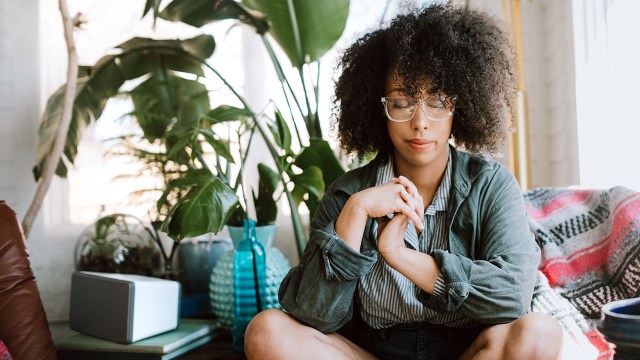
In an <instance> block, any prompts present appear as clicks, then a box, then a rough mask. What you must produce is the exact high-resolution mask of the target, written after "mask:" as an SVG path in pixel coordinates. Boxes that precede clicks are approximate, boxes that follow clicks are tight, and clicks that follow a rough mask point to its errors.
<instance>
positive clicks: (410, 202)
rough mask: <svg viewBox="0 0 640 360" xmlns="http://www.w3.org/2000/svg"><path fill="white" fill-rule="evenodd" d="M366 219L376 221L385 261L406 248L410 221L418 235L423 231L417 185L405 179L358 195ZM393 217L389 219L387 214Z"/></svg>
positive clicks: (393, 181)
mask: <svg viewBox="0 0 640 360" xmlns="http://www.w3.org/2000/svg"><path fill="white" fill-rule="evenodd" d="M358 195H359V197H360V201H361V206H362V208H363V209H364V211H365V212H366V214H367V216H369V217H371V218H375V219H377V220H378V251H379V252H380V254H381V255H382V256H383V257H384V258H386V257H387V256H393V254H394V253H396V252H398V251H399V250H401V249H404V248H405V243H404V234H405V232H406V229H407V226H408V225H409V220H411V221H412V222H413V224H414V225H415V227H416V231H417V233H418V234H420V232H421V231H423V230H424V223H423V213H424V204H423V200H422V196H420V194H419V193H418V189H417V188H416V186H415V185H414V184H413V183H412V182H411V181H410V180H409V179H407V178H406V177H404V176H399V177H397V178H394V179H392V180H391V181H390V182H388V183H386V184H383V185H379V186H375V187H372V188H368V189H366V190H363V191H361V192H360V193H358ZM389 214H393V218H391V219H389V217H387V215H389Z"/></svg>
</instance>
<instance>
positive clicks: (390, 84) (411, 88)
mask: <svg viewBox="0 0 640 360" xmlns="http://www.w3.org/2000/svg"><path fill="white" fill-rule="evenodd" d="M431 90H432V89H431V82H430V81H429V80H428V78H427V76H426V75H425V76H421V77H419V78H418V79H415V80H414V81H410V82H409V83H408V84H407V83H406V82H405V81H404V78H403V77H402V76H400V75H399V74H398V73H397V72H395V71H393V72H391V73H390V74H389V75H387V78H386V81H385V91H386V92H398V93H403V94H405V95H418V94H420V93H423V94H427V93H431V92H432V91H431Z"/></svg>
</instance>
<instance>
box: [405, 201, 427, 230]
mask: <svg viewBox="0 0 640 360" xmlns="http://www.w3.org/2000/svg"><path fill="white" fill-rule="evenodd" d="M400 212H401V213H403V214H405V215H406V216H408V217H409V219H411V221H413V224H414V225H415V226H416V227H417V228H418V229H419V230H420V231H422V230H423V229H424V225H423V224H422V217H421V216H420V215H419V214H418V213H417V212H416V211H415V209H413V207H411V206H409V205H408V204H406V203H404V202H403V203H401V204H400Z"/></svg>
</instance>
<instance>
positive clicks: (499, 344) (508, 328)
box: [459, 313, 563, 360]
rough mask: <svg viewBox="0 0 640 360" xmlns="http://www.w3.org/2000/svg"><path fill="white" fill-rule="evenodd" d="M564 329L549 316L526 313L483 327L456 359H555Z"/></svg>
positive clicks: (560, 351)
mask: <svg viewBox="0 0 640 360" xmlns="http://www.w3.org/2000/svg"><path fill="white" fill-rule="evenodd" d="M562 337H563V331H562V327H561V326H560V324H559V323H558V322H557V321H556V320H555V319H553V318H552V317H550V316H548V315H544V314H541V313H529V314H526V315H524V316H522V317H520V318H519V319H517V320H515V321H513V322H511V323H509V324H500V325H493V326H491V327H488V328H486V329H485V330H483V331H482V332H481V333H480V335H478V338H477V339H476V340H475V341H474V342H473V343H472V344H471V346H470V347H469V348H468V349H467V350H466V351H465V352H464V353H463V354H462V355H461V356H460V359H459V360H489V359H502V360H512V359H514V360H515V359H517V360H557V359H559V358H560V355H561V353H562Z"/></svg>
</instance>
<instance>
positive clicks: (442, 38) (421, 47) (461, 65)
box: [333, 5, 515, 158]
mask: <svg viewBox="0 0 640 360" xmlns="http://www.w3.org/2000/svg"><path fill="white" fill-rule="evenodd" d="M512 66H513V53H512V51H511V47H510V46H509V41H508V39H507V37H506V35H505V34H504V33H503V31H502V30H501V29H500V25H499V23H498V22H497V21H496V20H495V19H494V18H492V17H491V16H490V15H488V14H486V13H483V12H480V11H477V10H471V9H465V8H457V7H451V6H447V5H431V6H428V7H425V8H422V9H421V10H419V11H417V12H414V13H411V14H405V15H400V16H398V17H397V18H395V19H394V20H393V21H392V22H391V24H390V26H389V27H388V28H385V29H380V30H376V31H373V32H371V33H369V34H367V35H365V36H363V37H361V38H360V39H358V40H357V41H356V42H355V43H354V44H353V45H351V46H350V47H349V48H348V49H347V50H346V51H345V53H344V55H343V57H342V59H341V62H340V68H341V69H342V73H341V75H340V77H339V78H338V80H337V82H336V88H335V90H336V91H335V98H334V99H333V117H334V119H335V124H334V130H335V128H336V125H337V135H338V140H339V141H340V144H341V146H342V148H343V149H344V150H345V151H346V152H347V153H350V154H355V155H357V156H358V157H361V158H362V157H365V156H366V155H368V154H371V153H373V152H388V151H391V150H392V148H393V145H392V143H391V140H390V138H389V135H388V133H387V127H386V122H387V118H386V116H385V115H384V111H383V108H382V104H381V103H380V97H382V96H384V92H385V81H386V78H387V76H389V75H390V74H392V73H393V74H394V75H395V74H397V75H398V76H399V77H400V78H401V79H403V85H404V86H403V87H404V88H405V89H406V90H407V91H406V92H407V93H408V94H415V93H418V92H419V91H420V90H421V89H425V87H426V86H427V84H428V85H429V86H430V87H429V88H428V89H426V90H427V91H428V92H429V93H433V94H436V93H444V94H447V95H451V96H457V101H456V107H455V111H454V115H453V126H452V131H451V132H452V133H451V137H452V138H453V140H454V142H455V144H456V145H457V146H461V147H463V148H465V149H466V150H467V151H470V152H473V153H483V152H494V151H497V149H498V146H499V145H500V144H501V143H502V142H503V141H504V139H505V138H506V134H507V127H508V124H507V120H508V118H509V115H510V114H511V113H510V108H511V105H512V101H513V97H514V95H515V75H514V72H513V68H512Z"/></svg>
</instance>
